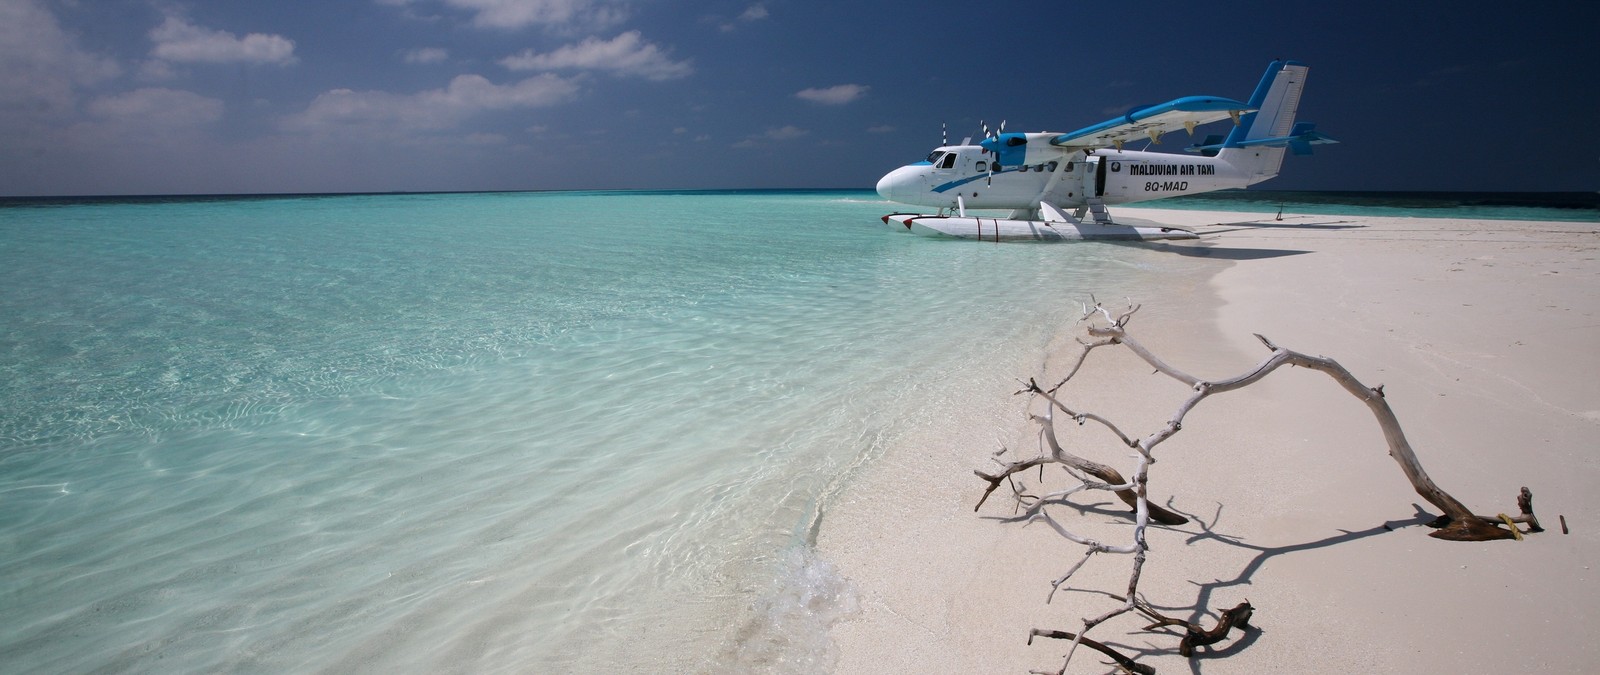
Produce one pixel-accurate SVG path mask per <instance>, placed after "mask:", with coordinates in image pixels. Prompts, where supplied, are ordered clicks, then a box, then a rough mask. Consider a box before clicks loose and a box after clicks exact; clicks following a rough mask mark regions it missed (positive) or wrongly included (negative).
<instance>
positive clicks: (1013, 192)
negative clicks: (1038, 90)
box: [878, 134, 1264, 209]
mask: <svg viewBox="0 0 1600 675" xmlns="http://www.w3.org/2000/svg"><path fill="white" fill-rule="evenodd" d="M1028 135H1030V136H1032V135H1033V134H1028ZM1040 135H1041V136H1054V135H1055V134H1040ZM993 161H994V160H993V156H992V155H991V154H989V153H987V152H985V151H984V149H983V148H982V147H979V146H977V145H955V146H945V147H941V148H938V149H936V150H934V151H933V153H932V154H931V155H929V156H928V159H927V160H925V161H922V162H918V163H916V164H912V165H909V166H903V167H900V168H899V169H895V170H894V171H892V172H890V173H889V175H887V176H884V177H883V179H882V180H880V181H878V194H880V195H882V196H883V197H884V198H885V199H888V200H891V201H896V202H900V203H903V204H916V205H918V206H931V207H935V208H941V209H943V208H948V209H955V208H957V207H958V206H965V208H969V209H1015V208H1021V207H1024V206H1029V205H1032V204H1037V203H1038V202H1040V201H1046V202H1050V203H1052V204H1055V205H1057V206H1060V207H1062V208H1066V209H1073V208H1079V207H1083V206H1086V205H1087V204H1088V203H1089V200H1090V199H1092V198H1098V199H1099V200H1100V201H1101V202H1102V203H1105V204H1108V205H1115V204H1131V203H1133V202H1142V201H1146V200H1151V199H1161V198H1164V197H1176V196H1179V195H1185V194H1197V193H1201V192H1210V191H1212V190H1221V189H1224V188H1230V187H1243V186H1245V185H1249V184H1250V183H1251V182H1253V181H1252V180H1251V179H1252V178H1253V176H1251V175H1247V174H1246V173H1245V172H1244V171H1242V170H1240V169H1239V168H1237V167H1235V166H1233V165H1232V164H1229V163H1227V162H1225V161H1221V160H1219V159H1217V158H1216V157H1201V156H1194V155H1180V154H1175V153H1165V152H1144V151H1138V150H1111V149H1106V150H1097V151H1096V152H1095V154H1092V155H1082V154H1079V155H1077V156H1076V157H1073V158H1059V159H1051V160H1049V161H1045V162H1040V163H1037V164H1031V165H1030V164H1024V165H1021V166H1005V167H1001V168H1000V169H998V170H993V169H991V167H990V163H991V162H993ZM1263 180H1264V178H1263ZM958 198H959V202H958Z"/></svg>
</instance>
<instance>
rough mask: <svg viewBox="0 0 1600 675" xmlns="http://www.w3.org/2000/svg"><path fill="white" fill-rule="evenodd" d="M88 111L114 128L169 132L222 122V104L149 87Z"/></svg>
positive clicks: (96, 102)
mask: <svg viewBox="0 0 1600 675" xmlns="http://www.w3.org/2000/svg"><path fill="white" fill-rule="evenodd" d="M88 110H89V113H90V114H92V115H94V116H95V117H98V118H101V119H102V120H104V121H106V122H110V123H113V124H118V125H125V126H131V127H137V128H141V129H149V130H169V131H170V130H180V129H187V128H191V127H197V126H204V125H207V124H212V123H214V122H216V121H217V120H220V119H222V110H223V104H222V101H219V100H217V99H214V98H207V97H205V96H201V95H199V94H196V93H194V92H188V91H180V90H176V89H165V88H161V87H151V88H145V89H135V90H133V91H130V92H126V93H122V94H117V95H114V96H104V97H101V98H98V99H95V100H93V101H91V102H90V103H89V107H88Z"/></svg>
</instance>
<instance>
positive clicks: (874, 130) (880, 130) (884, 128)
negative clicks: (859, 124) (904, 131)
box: [867, 124, 895, 134]
mask: <svg viewBox="0 0 1600 675" xmlns="http://www.w3.org/2000/svg"><path fill="white" fill-rule="evenodd" d="M894 131H895V128H894V126H893V125H889V124H879V125H877V126H874V127H867V133H869V134H890V133H894Z"/></svg>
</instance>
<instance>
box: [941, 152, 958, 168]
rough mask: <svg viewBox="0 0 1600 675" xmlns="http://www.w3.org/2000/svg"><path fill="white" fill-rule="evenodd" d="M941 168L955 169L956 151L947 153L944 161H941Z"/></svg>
mask: <svg viewBox="0 0 1600 675" xmlns="http://www.w3.org/2000/svg"><path fill="white" fill-rule="evenodd" d="M939 168H941V169H954V168H956V153H953V152H947V153H945V155H944V161H943V162H940V163H939Z"/></svg>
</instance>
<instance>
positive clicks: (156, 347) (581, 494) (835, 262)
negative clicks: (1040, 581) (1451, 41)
mask: <svg viewBox="0 0 1600 675" xmlns="http://www.w3.org/2000/svg"><path fill="white" fill-rule="evenodd" d="M1214 208H1229V207H1225V206H1217V207H1214ZM893 210H895V207H894V206H893V205H890V204H887V203H885V202H882V201H881V200H879V199H878V198H877V196H876V195H874V194H872V193H870V192H861V191H847V192H823V191H810V192H750V193H495V194H435V195H352V196H305V197H273V198H198V199H126V200H115V199H59V200H9V201H3V202H0V327H3V332H0V402H3V404H4V414H3V415H0V612H3V617H4V621H0V670H3V671H5V672H19V673H20V672H29V673H34V672H88V671H96V670H106V671H142V672H272V673H277V672H290V671H326V672H395V671H406V672H472V673H484V672H571V671H577V672H595V671H611V670H644V671H648V672H682V671H686V670H730V671H739V670H751V669H760V670H766V671H769V672H790V671H793V672H805V671H807V670H811V669H814V668H816V667H817V665H818V664H825V663H826V662H827V659H828V658H829V657H828V649H829V647H828V645H827V640H826V635H825V628H826V621H827V620H828V619H829V617H830V616H832V615H835V614H837V613H844V612H848V611H849V609H850V607H851V605H852V603H853V601H854V600H853V597H852V591H851V589H850V587H849V585H848V583H847V582H846V581H845V580H843V579H840V578H838V576H837V575H836V574H834V573H833V571H832V568H831V566H830V565H829V564H828V563H827V561H825V560H821V559H819V558H818V557H817V556H816V555H815V554H814V552H812V551H810V549H809V547H808V546H807V538H808V528H809V527H810V526H811V524H813V523H814V522H815V520H816V518H817V517H818V514H819V513H822V512H825V511H826V508H827V505H828V503H829V500H830V499H833V498H834V497H835V496H836V495H837V494H839V490H840V489H841V487H842V486H844V485H845V484H847V483H848V481H849V479H850V477H851V475H852V474H853V473H854V472H855V471H857V470H858V469H859V467H861V466H863V465H864V464H866V463H869V462H871V461H872V460H873V459H874V458H875V457H877V456H878V455H880V454H882V452H883V450H884V449H885V448H887V447H891V446H893V445H894V444H895V443H896V442H897V440H898V439H900V438H901V437H902V436H904V435H906V434H907V430H908V429H911V428H914V427H916V428H924V427H927V426H929V425H935V426H937V425H940V424H963V423H967V422H969V421H967V420H961V419H958V417H959V415H952V414H951V411H959V410H960V409H961V407H962V406H961V403H962V401H963V400H966V399H968V398H969V397H992V396H995V395H1005V394H1009V392H1010V391H1011V390H1012V389H1014V384H1015V382H1014V380H1013V378H1014V377H1017V376H1026V375H1028V374H1031V373H1032V372H1034V369H1035V368H1036V367H1037V363H1038V361H1039V359H1040V356H1041V351H1042V350H1043V348H1044V345H1045V344H1046V342H1047V341H1048V340H1049V339H1050V336H1051V335H1052V334H1053V333H1054V332H1055V331H1057V330H1059V329H1061V328H1062V327H1063V326H1064V325H1066V324H1068V323H1070V322H1071V320H1072V319H1073V318H1075V315H1076V313H1077V311H1078V309H1079V306H1078V302H1079V301H1080V300H1082V299H1084V298H1086V297H1087V296H1088V294H1089V293H1090V292H1096V293H1099V294H1101V295H1102V297H1120V296H1121V294H1123V293H1124V292H1129V290H1128V289H1130V288H1134V287H1136V286H1137V285H1138V284H1139V283H1143V282H1145V281H1148V280H1152V279H1159V278H1161V276H1162V275H1163V274H1164V273H1166V272H1169V271H1172V270H1176V269H1179V268H1181V267H1182V266H1185V265H1192V264H1194V263H1193V262H1192V261H1190V260H1187V259H1184V258H1181V257H1178V256H1171V255H1162V254H1160V253H1157V252H1152V251H1150V250H1147V249H1143V248H1139V247H1135V246H1119V245H1111V244H1078V245H1055V246H1051V245H994V244H978V243H974V242H962V241H941V240H931V239H923V238H919V237H913V236H909V235H905V234H903V233H894V232H891V231H889V230H888V229H887V228H885V227H884V226H883V225H882V224H881V223H880V222H879V220H878V217H879V216H881V215H883V214H884V213H887V212H889V211H893ZM1454 215H1459V214H1454ZM1580 219H1581V218H1580ZM997 392H998V394H997Z"/></svg>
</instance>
